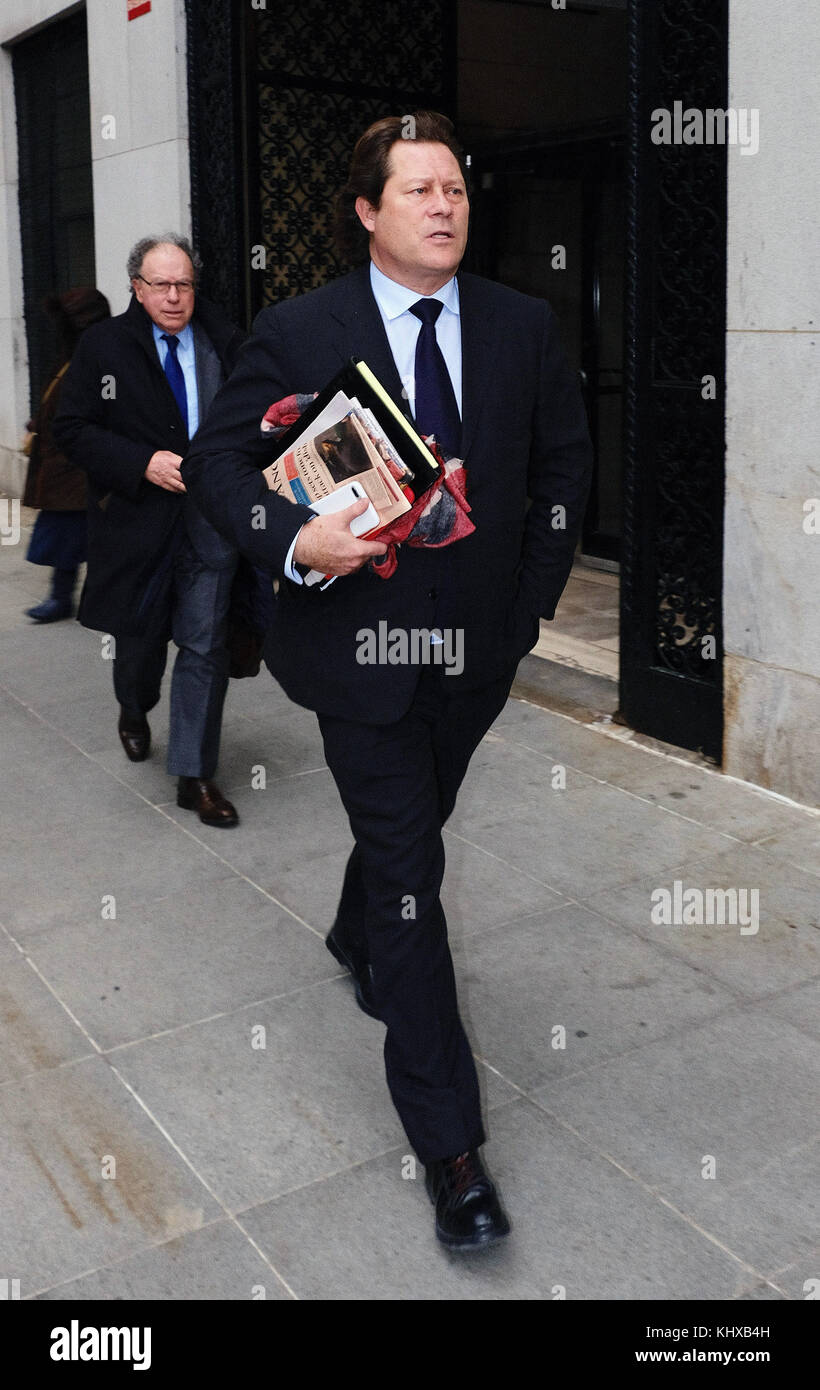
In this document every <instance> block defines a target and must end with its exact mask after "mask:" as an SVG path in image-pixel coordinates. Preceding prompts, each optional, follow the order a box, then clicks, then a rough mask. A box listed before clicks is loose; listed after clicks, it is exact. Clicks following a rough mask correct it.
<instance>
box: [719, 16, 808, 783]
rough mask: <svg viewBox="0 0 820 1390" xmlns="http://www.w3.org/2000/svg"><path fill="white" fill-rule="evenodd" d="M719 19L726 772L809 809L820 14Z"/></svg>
mask: <svg viewBox="0 0 820 1390" xmlns="http://www.w3.org/2000/svg"><path fill="white" fill-rule="evenodd" d="M730 13H731V20H730V42H729V61H730V105H731V106H734V107H744V106H745V107H757V108H759V110H760V151H759V153H758V154H756V155H746V156H744V155H742V154H741V153H740V151H739V149H737V148H735V149H732V150H730V158H729V255H728V313H727V329H728V332H727V455H726V540H725V566H724V601H723V602H724V627H725V648H726V663H725V672H726V676H725V715H726V725H725V727H726V733H725V740H724V759H725V763H724V765H725V769H726V771H727V772H730V773H733V774H734V775H735V776H737V777H743V778H745V779H747V780H748V781H751V782H757V783H758V784H760V785H761V786H765V787H771V788H773V789H774V790H775V791H778V792H781V793H783V794H784V795H786V796H790V797H793V798H795V799H796V800H798V801H803V802H807V803H809V804H811V805H818V804H820V535H817V534H813V533H812V532H811V531H810V530H809V531H807V529H806V526H805V525H804V523H806V524H807V516H808V514H807V512H806V511H805V510H804V508H805V507H806V504H807V503H808V502H809V500H810V499H812V498H815V499H817V498H820V376H819V373H820V336H819V334H818V330H820V228H818V221H820V190H819V189H818V183H817V152H818V149H820V107H818V104H817V102H816V100H815V98H814V96H813V91H814V87H815V85H816V73H817V65H818V60H820V9H818V7H817V4H816V0H789V4H788V5H781V6H778V7H777V18H776V22H775V21H774V19H773V15H772V6H771V4H770V3H768V0H733V3H732V5H731V12H730ZM818 505H819V506H820V503H819V504H818Z"/></svg>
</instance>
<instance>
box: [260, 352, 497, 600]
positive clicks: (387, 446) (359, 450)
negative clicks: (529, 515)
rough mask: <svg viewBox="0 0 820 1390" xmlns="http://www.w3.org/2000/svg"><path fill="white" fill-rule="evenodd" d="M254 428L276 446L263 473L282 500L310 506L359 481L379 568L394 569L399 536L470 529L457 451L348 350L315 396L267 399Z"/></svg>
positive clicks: (442, 536)
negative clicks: (410, 414)
mask: <svg viewBox="0 0 820 1390" xmlns="http://www.w3.org/2000/svg"><path fill="white" fill-rule="evenodd" d="M345 387H347V389H344V388H345ZM351 390H352V391H353V392H354V394H350V392H351ZM362 397H365V400H366V403H365V402H364V401H363V400H362ZM261 429H262V432H263V433H265V434H268V433H269V434H271V435H272V436H273V439H274V440H275V441H276V444H277V448H280V452H279V454H278V455H277V457H276V459H275V460H274V462H273V463H271V464H270V465H269V466H268V467H267V468H266V469H265V470H264V477H265V479H266V482H267V484H268V487H269V488H271V489H272V490H273V491H275V492H278V493H279V494H280V495H281V496H283V497H286V498H288V500H290V501H294V502H302V503H304V504H305V505H307V506H310V505H311V504H312V503H315V502H318V501H321V500H322V499H323V498H325V497H328V496H329V495H330V494H331V493H333V492H334V491H337V490H339V489H340V488H343V487H345V486H346V484H348V483H351V482H356V483H359V484H360V485H361V488H362V490H363V492H365V493H366V495H367V497H368V498H369V499H370V501H371V502H372V504H373V506H374V507H375V509H376V512H377V514H378V517H379V522H378V525H377V526H374V527H373V528H372V529H371V530H370V531H369V532H367V534H368V535H369V536H371V537H373V536H375V535H378V537H379V539H380V540H383V541H385V542H386V543H387V547H388V548H387V553H386V555H384V556H383V557H375V558H374V559H371V560H370V561H369V564H370V567H371V568H372V570H373V572H374V573H375V574H378V575H379V576H380V577H382V578H385V579H386V578H389V577H390V575H391V574H393V572H394V570H395V568H396V564H397V548H398V546H399V544H401V543H402V542H404V543H406V544H408V545H411V546H414V547H420V546H423V547H431V548H438V547H441V546H446V545H451V544H452V543H453V542H454V541H457V540H460V539H461V538H462V537H464V536H467V535H469V534H470V532H471V531H473V530H474V529H475V527H474V526H473V524H472V522H471V521H470V520H469V517H468V515H467V513H468V512H469V511H470V506H469V503H468V502H467V498H466V474H465V471H464V466H463V463H462V461H461V459H457V458H447V459H444V458H443V457H442V456H441V454H440V453H439V450H438V448H437V446H436V443H435V440H434V439H433V437H432V436H430V437H429V438H427V439H423V438H422V436H421V435H419V434H418V433H417V432H416V431H415V430H414V429H413V426H412V424H411V423H410V421H409V420H408V419H407V417H406V416H404V415H402V413H401V412H400V411H399V409H398V407H397V406H396V405H395V403H394V402H393V401H392V400H391V399H390V397H389V396H388V395H387V393H386V392H385V391H384V388H383V387H382V386H381V385H380V383H379V382H378V381H377V379H376V377H375V376H374V375H373V373H372V372H370V370H369V368H368V367H367V365H366V364H365V363H364V362H361V361H358V360H355V359H353V360H351V362H350V363H349V364H348V365H347V366H346V367H345V368H344V369H343V370H342V372H340V373H339V375H338V377H336V378H334V380H333V381H332V382H331V383H330V385H329V386H328V387H326V388H325V390H324V391H323V392H321V393H320V395H318V396H316V397H313V396H310V395H293V396H286V397H285V398H284V399H283V400H280V401H276V402H274V403H273V405H271V406H270V407H269V409H268V410H267V411H266V412H265V416H264V418H263V420H262V422H261ZM283 445H284V448H282V446H283Z"/></svg>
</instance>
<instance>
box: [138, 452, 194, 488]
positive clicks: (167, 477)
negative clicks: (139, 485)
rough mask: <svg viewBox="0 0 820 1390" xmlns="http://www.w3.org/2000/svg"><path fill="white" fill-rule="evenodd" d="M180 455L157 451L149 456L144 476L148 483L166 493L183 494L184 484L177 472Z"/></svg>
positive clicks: (180, 461)
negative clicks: (162, 488) (161, 488)
mask: <svg viewBox="0 0 820 1390" xmlns="http://www.w3.org/2000/svg"><path fill="white" fill-rule="evenodd" d="M181 463H182V454H172V453H171V451H170V449H157V452H156V453H155V454H152V455H151V458H150V461H149V463H148V467H147V468H146V470H145V476H146V478H147V479H148V481H149V483H156V485H157V487H164V488H165V491H166V492H184V491H185V484H184V483H183V481H182V478H181V476H180V472H179V465H180V464H181Z"/></svg>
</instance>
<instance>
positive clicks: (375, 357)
mask: <svg viewBox="0 0 820 1390" xmlns="http://www.w3.org/2000/svg"><path fill="white" fill-rule="evenodd" d="M332 312H333V317H334V319H335V320H336V323H337V325H338V328H337V336H336V338H335V339H334V346H335V347H336V351H337V352H338V353H339V357H340V359H341V360H340V365H341V363H343V362H346V361H347V360H348V358H350V357H362V358H363V359H364V361H365V362H366V363H367V365H368V367H369V368H370V370H371V371H372V372H375V374H376V376H377V377H378V378H379V381H380V382H381V384H382V386H383V387H384V388H385V390H386V391H389V393H390V395H391V396H392V397H393V399H394V401H395V402H396V404H397V405H398V406H399V407H400V409H401V410H403V411H404V413H405V415H407V417H408V419H410V418H411V416H410V407H409V405H408V403H407V397H406V396H405V395H404V389H403V387H402V384H401V378H400V376H399V373H398V369H397V367H396V363H395V361H394V359H393V353H392V352H391V350H390V343H389V342H388V340H387V334H386V332H385V328H384V324H383V322H382V316H381V314H380V313H379V306H378V305H377V303H376V300H375V299H374V297H373V291H372V289H371V288H370V264H369V262H368V264H367V265H365V266H360V267H359V269H358V270H355V271H353V273H352V274H351V275H349V276H348V277H347V280H346V281H345V294H344V296H343V298H342V299H341V301H340V303H339V304H338V305H337V306H336V307H335V308H334V309H333V311H332Z"/></svg>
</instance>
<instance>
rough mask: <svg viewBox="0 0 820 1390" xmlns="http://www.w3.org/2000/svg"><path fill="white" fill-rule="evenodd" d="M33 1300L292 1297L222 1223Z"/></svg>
mask: <svg viewBox="0 0 820 1390" xmlns="http://www.w3.org/2000/svg"><path fill="white" fill-rule="evenodd" d="M263 1291H264V1292H263ZM35 1297H37V1298H39V1299H42V1300H44V1301H48V1302H57V1301H59V1300H65V1299H70V1300H71V1302H74V1300H75V1299H76V1300H78V1301H82V1300H86V1299H99V1300H106V1301H110V1300H111V1299H125V1300H126V1301H130V1300H132V1299H138V1300H140V1301H143V1300H153V1299H157V1300H159V1301H161V1302H163V1303H165V1302H176V1301H179V1300H181V1299H197V1300H199V1299H206V1300H209V1301H210V1300H214V1299H216V1300H220V1301H221V1300H222V1299H228V1300H230V1299H250V1298H265V1299H272V1300H280V1299H287V1300H291V1299H292V1294H291V1293H289V1292H288V1290H287V1288H286V1287H285V1285H284V1284H283V1282H282V1281H281V1279H278V1278H277V1277H276V1273H275V1271H274V1270H273V1269H272V1268H271V1266H270V1264H269V1262H268V1261H267V1260H264V1259H263V1258H262V1256H261V1255H260V1254H259V1253H258V1251H257V1250H255V1249H254V1247H253V1245H252V1244H251V1242H250V1241H249V1240H248V1238H247V1236H245V1235H244V1234H243V1233H242V1231H240V1230H239V1228H238V1227H237V1226H236V1225H235V1224H234V1223H233V1222H232V1221H227V1220H222V1221H214V1222H213V1223H212V1224H211V1225H209V1226H204V1227H203V1228H202V1229H201V1230H198V1231H191V1232H190V1234H188V1235H186V1236H180V1237H179V1238H178V1239H177V1240H169V1241H166V1242H165V1243H164V1244H163V1245H154V1246H152V1247H151V1248H150V1249H148V1250H141V1251H139V1253H138V1254H136V1255H131V1256H130V1257H128V1258H127V1259H124V1260H118V1261H117V1262H116V1263H113V1264H109V1265H106V1266H105V1267H104V1268H102V1269H95V1270H93V1271H91V1272H89V1273H88V1274H84V1275H82V1276H81V1277H80V1278H79V1279H70V1280H68V1281H67V1282H66V1283H64V1284H57V1285H55V1286H54V1287H53V1288H50V1289H47V1290H45V1291H44V1292H41V1293H36V1294H35Z"/></svg>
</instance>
